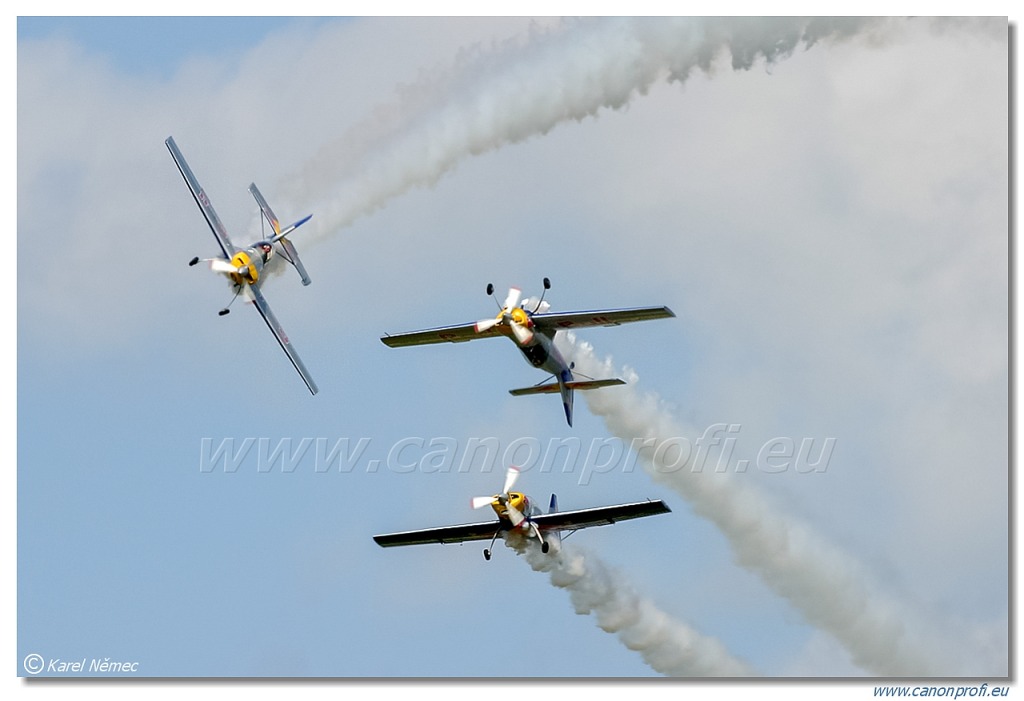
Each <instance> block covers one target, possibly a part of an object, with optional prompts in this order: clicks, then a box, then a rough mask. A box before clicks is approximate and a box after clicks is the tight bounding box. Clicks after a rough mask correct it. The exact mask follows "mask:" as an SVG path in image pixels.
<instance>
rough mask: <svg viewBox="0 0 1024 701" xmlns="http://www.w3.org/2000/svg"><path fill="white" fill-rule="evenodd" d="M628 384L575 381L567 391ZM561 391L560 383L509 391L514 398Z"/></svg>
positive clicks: (617, 379)
mask: <svg viewBox="0 0 1024 701" xmlns="http://www.w3.org/2000/svg"><path fill="white" fill-rule="evenodd" d="M624 384H626V382H625V381H624V380H620V379H619V378H617V377H613V378H611V379H610V380H573V381H572V382H566V383H565V387H566V389H579V390H584V389H600V388H601V387H614V386H615V385H624ZM558 391H559V387H558V383H557V382H551V383H549V384H546V385H534V386H533V387H523V388H522V389H510V390H509V391H508V393H509V394H511V395H512V396H513V397H522V396H524V395H527V394H555V393H557V392H558Z"/></svg>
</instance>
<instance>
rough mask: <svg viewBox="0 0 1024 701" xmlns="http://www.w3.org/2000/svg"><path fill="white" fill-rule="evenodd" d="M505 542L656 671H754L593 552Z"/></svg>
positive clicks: (529, 542) (728, 674)
mask: <svg viewBox="0 0 1024 701" xmlns="http://www.w3.org/2000/svg"><path fill="white" fill-rule="evenodd" d="M506 544H507V545H508V546H509V547H510V548H513V549H514V550H516V551H517V552H519V553H520V554H521V555H523V556H524V557H525V558H526V560H527V562H529V563H530V567H532V568H533V569H534V570H535V571H537V572H547V573H549V574H550V575H551V583H552V584H553V585H555V586H556V587H561V588H563V589H565V590H567V591H568V592H569V593H570V596H571V598H572V604H573V607H574V608H575V609H576V613H578V614H580V615H586V614H593V615H594V616H595V617H596V618H597V625H598V626H600V627H601V629H602V630H604V631H606V632H608V633H615V634H617V635H618V637H619V640H621V641H622V643H623V644H624V645H625V646H626V647H628V648H629V649H631V650H635V651H636V652H639V653H640V654H641V656H642V657H643V659H644V662H646V663H647V664H648V665H650V666H651V668H652V669H654V670H655V671H657V672H660V673H662V674H666V675H669V676H680V677H743V676H749V675H751V674H752V672H751V670H750V668H749V667H747V665H746V664H745V663H743V662H741V661H740V660H738V659H736V658H735V657H733V656H732V655H730V654H729V652H728V651H727V650H726V649H725V647H724V646H723V645H722V644H721V643H720V642H718V641H717V640H714V639H712V638H708V637H706V636H703V635H701V634H700V633H698V632H697V631H696V630H694V629H693V628H692V627H690V626H689V625H687V624H685V623H683V622H681V621H679V620H677V619H675V618H673V617H671V616H669V615H668V614H666V613H664V612H663V611H661V610H659V609H658V608H657V607H656V606H655V605H654V604H653V603H651V602H650V601H649V600H647V599H645V598H642V597H641V596H640V595H638V594H637V593H636V592H635V591H633V589H632V587H630V585H629V584H628V582H626V580H625V579H624V578H623V576H622V575H621V574H620V573H619V572H617V571H615V570H614V569H611V568H609V567H608V566H607V565H605V564H604V563H603V562H601V560H600V559H598V558H597V557H596V556H595V555H593V554H592V553H587V552H585V551H583V550H582V549H579V548H573V547H571V546H566V545H562V546H561V549H560V550H559V552H557V553H542V552H541V550H540V547H539V546H538V545H537V543H536V541H532V540H528V539H526V538H523V537H510V538H508V540H507V541H506Z"/></svg>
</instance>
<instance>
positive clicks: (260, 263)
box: [164, 137, 317, 394]
mask: <svg viewBox="0 0 1024 701" xmlns="http://www.w3.org/2000/svg"><path fill="white" fill-rule="evenodd" d="M164 143H166V144H167V150H168V151H170V152H171V158H173V159H174V162H175V164H177V166H178V170H179V171H181V175H182V177H183V178H185V183H186V184H187V185H188V189H189V190H190V191H191V192H192V196H193V197H194V198H195V201H196V204H197V205H199V209H200V211H202V213H203V217H205V218H206V223H207V224H209V225H210V230H211V231H213V237H214V238H215V239H217V243H218V244H219V245H220V249H221V251H222V252H223V253H224V257H222V258H204V259H202V260H203V261H205V262H208V263H209V264H210V270H212V271H214V272H216V273H221V274H223V275H225V276H226V277H227V278H228V279H229V280H230V281H231V283H232V286H233V289H234V292H235V296H234V297H232V298H231V301H232V302H234V301H235V299H236V298H237V297H238V295H239V294H241V293H242V291H243V290H244V291H245V293H246V295H247V297H248V298H249V300H250V301H251V302H252V303H253V305H254V306H255V307H256V309H257V310H258V311H259V313H260V316H262V317H263V320H264V321H265V322H266V323H267V326H268V327H270V331H271V333H273V334H274V338H276V339H277V342H278V343H279V344H281V348H282V349H283V350H284V352H285V354H286V355H287V356H288V359H289V360H290V361H291V362H292V365H294V366H295V369H296V370H297V371H298V373H299V375H300V376H301V377H302V380H303V382H305V383H306V387H308V388H309V391H310V392H311V393H312V394H316V393H317V386H316V383H315V382H314V381H313V378H312V377H311V376H310V374H309V371H308V370H306V366H305V365H304V364H303V363H302V359H301V358H299V354H298V353H297V352H296V351H295V349H294V348H293V347H292V345H291V341H289V340H288V336H287V335H286V334H285V332H284V328H282V327H281V323H280V322H279V321H278V320H277V317H275V316H274V313H273V312H272V311H271V310H270V305H269V304H267V300H266V298H265V297H264V296H263V293H262V292H261V291H260V286H261V284H262V282H263V280H265V279H266V276H263V277H261V274H262V273H263V272H264V270H266V266H267V264H268V263H269V262H270V259H271V258H272V257H273V255H274V252H275V249H274V244H277V245H278V246H279V247H280V249H281V257H282V258H284V259H285V260H286V261H288V262H289V263H291V264H292V265H293V266H294V267H295V269H296V270H297V271H298V273H299V276H300V277H301V278H302V284H303V285H308V284H309V283H310V282H312V281H311V280H310V279H309V275H308V274H307V273H306V268H305V267H304V266H303V265H302V261H301V260H299V254H298V251H296V250H295V246H294V245H293V244H292V242H291V241H289V240H288V239H287V238H285V237H286V236H287V235H288V234H290V233H292V232H293V231H295V229H297V228H299V227H300V226H302V225H303V224H305V223H306V222H307V221H309V219H310V218H311V217H312V216H313V215H312V214H310V215H308V216H306V217H305V218H303V219H300V220H299V221H297V222H295V223H294V224H292V225H291V226H287V227H285V228H284V229H282V228H281V224H280V222H279V221H278V219H277V217H276V216H275V215H274V212H273V211H272V210H271V209H270V205H268V204H267V201H266V200H265V199H264V198H263V195H262V194H261V193H260V191H259V189H258V188H257V187H256V183H252V184H251V185H249V192H251V193H252V196H253V197H254V198H255V199H256V203H257V204H258V205H259V207H260V211H261V212H262V213H263V217H265V218H266V221H267V222H269V223H270V227H271V228H272V229H273V232H274V235H273V236H271V237H270V238H267V239H264V240H262V241H257V242H256V243H254V244H252V245H251V246H248V247H246V248H238V247H237V246H235V245H234V244H232V243H231V239H230V238H229V237H228V232H227V229H226V228H225V227H224V224H223V223H222V222H221V220H220V218H219V217H218V216H217V212H215V211H214V209H213V205H212V204H210V200H209V198H208V197H207V196H206V192H205V191H204V190H203V188H202V186H201V185H200V184H199V181H198V180H196V176H195V175H193V174H192V169H191V168H189V167H188V163H186V162H185V157H184V156H182V155H181V151H180V150H179V149H178V145H177V144H176V143H174V138H173V137H167V139H166V141H165V142H164ZM199 261H200V259H199V257H198V256H197V257H195V258H193V259H192V260H191V261H189V265H195V264H196V263H198V262H199ZM230 304H231V303H230V302H229V303H228V307H225V308H223V309H221V310H220V312H218V313H219V314H220V315H221V316H224V315H225V314H227V313H229V312H230V309H229V307H230Z"/></svg>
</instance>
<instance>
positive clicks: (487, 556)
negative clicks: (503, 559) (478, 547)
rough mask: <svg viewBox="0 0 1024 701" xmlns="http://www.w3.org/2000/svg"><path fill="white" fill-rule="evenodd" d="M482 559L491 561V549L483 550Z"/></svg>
mask: <svg viewBox="0 0 1024 701" xmlns="http://www.w3.org/2000/svg"><path fill="white" fill-rule="evenodd" d="M484 559H485V560H490V559H491V549H490V548H484Z"/></svg>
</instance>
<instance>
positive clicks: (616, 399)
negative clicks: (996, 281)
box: [565, 333, 1005, 676]
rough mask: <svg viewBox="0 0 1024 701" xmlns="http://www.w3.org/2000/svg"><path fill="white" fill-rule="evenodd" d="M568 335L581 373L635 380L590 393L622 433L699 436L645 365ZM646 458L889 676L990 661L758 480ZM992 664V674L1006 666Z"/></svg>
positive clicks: (652, 454)
mask: <svg viewBox="0 0 1024 701" xmlns="http://www.w3.org/2000/svg"><path fill="white" fill-rule="evenodd" d="M565 338H566V341H567V345H569V346H570V347H568V348H566V351H567V353H566V357H567V358H572V359H573V360H574V361H575V363H576V368H577V369H578V371H579V372H580V373H581V374H585V375H589V376H592V377H614V376H617V375H618V374H622V375H624V376H625V377H626V379H627V383H628V384H627V386H626V387H619V388H616V389H615V390H614V391H611V390H610V391H595V392H586V393H585V396H586V400H587V405H588V407H589V408H590V410H591V411H592V412H593V413H594V414H596V415H598V416H601V417H602V418H603V420H604V422H605V424H606V425H607V427H608V429H609V430H610V431H611V432H612V433H613V434H615V435H616V436H618V437H619V438H621V439H622V440H623V441H627V442H630V443H631V444H632V441H633V440H634V439H651V438H653V439H655V440H661V441H663V440H666V439H675V438H678V437H680V436H687V435H690V436H694V435H696V434H697V432H696V431H694V430H692V429H689V428H687V427H684V426H681V425H679V424H678V423H676V422H675V420H674V419H673V418H672V416H671V415H670V414H669V412H668V411H667V410H666V409H664V408H663V407H662V406H661V404H660V402H659V400H658V398H657V397H655V396H653V395H642V394H640V393H639V392H637V391H636V390H635V389H634V388H635V384H636V380H637V378H636V375H635V373H629V372H628V371H627V372H624V373H618V372H617V371H616V369H615V368H613V367H612V364H611V361H610V360H606V361H604V362H602V361H599V360H598V359H597V358H596V357H595V355H594V352H593V349H592V347H591V346H590V345H589V344H587V343H585V342H581V341H577V340H576V339H575V338H574V337H573V336H572V335H571V334H570V333H566V334H565ZM639 462H640V463H641V464H643V466H644V468H645V470H646V471H647V472H648V474H649V475H650V476H651V477H652V478H654V479H655V480H656V481H658V482H660V483H662V484H664V485H666V486H667V487H669V488H670V489H672V490H673V491H675V492H677V493H679V494H680V495H682V496H683V497H685V498H686V499H687V501H688V502H689V503H690V505H691V507H692V508H693V511H694V512H695V513H696V514H697V515H699V516H701V517H703V518H706V519H708V520H709V521H711V522H712V523H713V524H714V525H715V526H717V527H718V528H719V529H720V530H721V532H722V533H723V534H724V535H725V536H726V538H727V539H728V541H729V543H730V545H731V547H732V549H733V553H734V555H735V557H736V561H737V563H738V564H739V565H741V566H742V567H744V568H746V569H749V570H751V571H753V572H755V573H757V574H758V575H759V576H760V577H761V578H762V580H763V581H764V582H765V583H766V584H767V585H768V586H769V587H770V588H771V589H773V590H774V591H775V592H776V593H778V594H779V595H780V596H783V597H785V598H786V599H787V600H788V601H789V602H790V603H791V604H792V605H793V606H794V607H795V608H796V609H797V610H798V611H800V613H801V614H803V616H804V617H805V618H806V620H807V621H808V622H809V623H811V624H812V625H814V626H816V627H819V628H821V629H822V630H825V631H827V632H829V633H831V634H832V635H833V636H834V637H835V638H836V639H837V640H838V641H839V642H840V643H841V644H842V645H843V646H844V647H845V648H846V650H847V651H848V652H849V654H850V656H851V659H852V661H853V662H854V663H855V664H856V665H858V666H859V667H861V668H863V669H865V670H868V671H870V672H872V673H874V674H878V675H883V676H932V675H936V674H950V673H966V671H967V670H961V669H960V668H961V666H967V665H968V664H971V666H972V667H973V671H974V673H977V670H978V667H977V666H975V665H977V664H979V663H980V664H981V665H986V662H984V661H981V662H975V663H970V662H969V661H967V660H964V659H963V658H964V655H962V654H956V653H955V652H954V649H955V648H954V645H953V643H952V641H951V640H950V638H951V633H950V631H946V630H937V627H938V626H937V625H936V624H935V622H934V621H928V620H927V619H926V617H925V616H924V615H922V614H921V613H920V612H919V611H917V610H915V609H914V607H912V606H910V605H909V604H907V603H905V602H902V601H899V600H898V599H896V598H895V597H893V596H891V595H890V594H888V593H887V592H884V591H882V590H881V588H880V587H879V586H878V585H877V584H876V583H875V582H874V581H873V580H872V577H871V576H870V575H869V573H868V572H867V571H865V570H864V568H863V567H862V566H861V565H860V563H858V562H857V561H856V560H854V559H853V558H852V557H850V556H849V555H848V554H846V553H844V552H843V551H842V550H841V549H840V548H838V547H836V546H834V545H832V544H830V543H829V542H827V541H826V540H825V539H824V538H822V537H821V536H820V535H819V534H818V533H817V532H815V531H814V530H812V529H811V528H810V527H809V526H807V525H806V524H804V523H801V522H799V521H798V520H797V519H794V518H792V517H790V516H789V515H787V514H785V513H784V512H782V511H781V510H779V509H777V508H776V507H775V506H774V505H773V504H772V503H770V502H769V501H768V499H766V498H765V497H764V496H763V495H762V494H760V493H758V492H757V491H756V490H755V489H754V488H753V487H752V486H750V484H749V483H746V482H741V481H739V480H738V479H737V478H736V477H735V475H732V474H729V473H728V472H717V471H706V470H700V471H695V470H690V469H687V466H686V465H683V466H682V468H681V469H680V466H678V465H675V464H673V465H668V464H662V463H664V462H665V461H664V458H661V459H660V458H659V453H658V452H657V451H641V453H640V460H639ZM947 641H948V642H947ZM987 666H988V667H990V668H991V669H988V670H987V671H989V672H990V673H992V674H1005V670H1002V671H1000V670H999V669H997V668H996V666H994V665H992V664H987Z"/></svg>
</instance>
